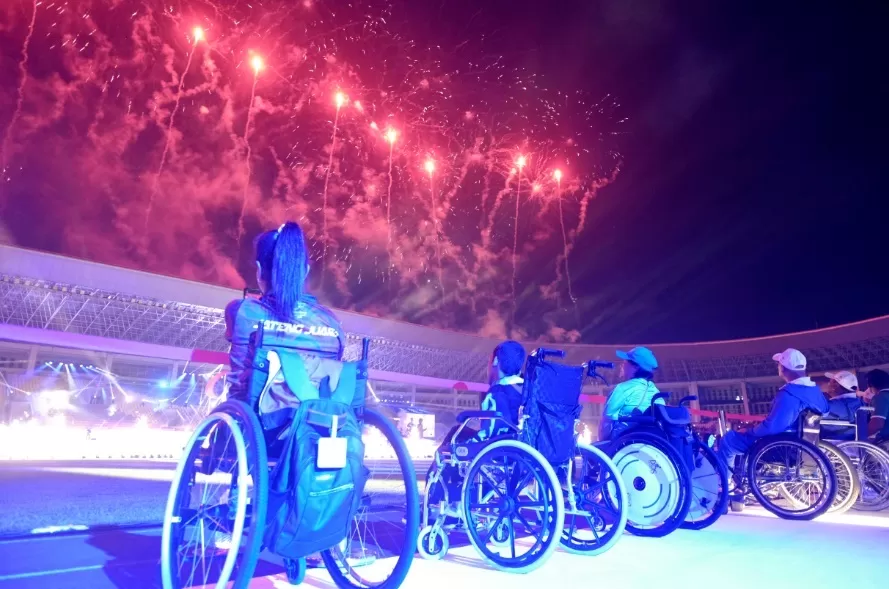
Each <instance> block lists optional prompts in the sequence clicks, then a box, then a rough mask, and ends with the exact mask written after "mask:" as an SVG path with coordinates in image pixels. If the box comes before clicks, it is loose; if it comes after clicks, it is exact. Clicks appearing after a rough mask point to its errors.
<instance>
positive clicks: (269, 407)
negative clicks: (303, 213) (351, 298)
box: [161, 223, 419, 589]
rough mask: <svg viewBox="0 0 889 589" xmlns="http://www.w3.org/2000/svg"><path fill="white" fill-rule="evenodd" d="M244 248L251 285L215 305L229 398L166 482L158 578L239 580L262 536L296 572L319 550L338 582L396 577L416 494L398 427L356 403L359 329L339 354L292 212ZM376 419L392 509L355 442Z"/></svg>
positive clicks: (249, 570) (176, 584)
mask: <svg viewBox="0 0 889 589" xmlns="http://www.w3.org/2000/svg"><path fill="white" fill-rule="evenodd" d="M255 247H256V261H257V278H258V281H259V285H260V290H261V291H262V297H261V298H259V299H250V298H246V297H245V299H244V300H243V301H238V302H236V303H233V304H231V305H229V307H228V308H227V309H226V323H227V335H228V337H229V339H230V341H231V343H232V350H231V367H232V373H231V378H230V389H229V395H228V399H227V400H226V401H225V402H223V403H222V404H220V405H219V406H218V407H216V408H215V409H214V410H213V411H212V413H211V414H210V415H209V416H208V417H207V418H206V419H205V420H204V421H203V422H202V423H201V424H200V425H199V426H198V428H197V430H196V431H195V432H194V434H193V435H192V437H191V439H190V440H189V442H188V445H187V446H186V447H185V450H184V453H183V456H182V459H181V460H180V463H179V466H178V468H177V470H176V475H175V477H174V481H173V485H172V487H171V489H170V494H169V498H168V501H167V507H166V512H165V517H164V528H163V543H162V550H161V571H162V580H163V585H164V588H165V589H172V588H177V589H178V588H180V587H191V586H215V587H217V588H218V589H221V588H223V587H228V586H229V584H231V586H232V587H234V588H235V589H242V588H245V587H247V586H248V585H249V584H250V581H251V579H252V577H253V574H254V571H255V570H256V568H257V564H258V562H259V555H260V553H261V552H262V550H263V549H269V550H270V551H271V552H273V553H274V554H276V555H277V556H279V557H281V558H283V560H284V563H285V569H286V572H287V577H288V580H289V581H290V582H291V583H293V584H298V583H299V582H301V581H302V579H303V577H304V575H305V572H306V558H307V557H308V556H310V555H311V554H315V553H319V552H320V554H321V558H322V560H323V563H324V566H325V567H326V568H327V571H328V573H329V574H330V576H331V578H332V579H333V581H334V583H335V584H336V585H337V586H338V587H344V588H351V587H355V588H358V587H368V586H374V587H381V588H383V589H396V588H397V587H399V586H400V585H401V583H402V582H403V580H404V578H405V576H406V575H407V572H408V569H409V568H410V564H411V561H412V559H413V554H414V546H415V544H416V533H417V532H416V530H417V528H418V526H419V498H418V494H417V490H416V485H415V484H414V481H415V480H416V474H415V472H414V467H413V462H412V461H411V458H410V456H409V455H408V452H407V448H406V447H405V444H404V440H403V439H402V438H401V436H400V435H399V434H398V432H397V431H396V429H395V426H394V424H393V423H392V422H391V421H389V420H388V419H386V418H385V417H383V416H382V415H381V414H379V413H377V412H375V411H373V410H372V409H371V408H369V407H365V406H364V400H365V390H366V386H367V374H368V371H367V355H368V348H369V341H368V340H364V342H363V345H362V353H361V357H360V359H359V360H357V361H354V362H343V361H342V357H343V353H344V351H345V342H346V340H345V337H344V335H343V334H344V332H343V329H342V326H341V325H340V324H339V322H338V321H337V320H336V318H335V317H334V315H333V314H332V313H331V312H330V311H329V310H327V309H325V308H324V307H322V306H320V305H319V304H318V303H317V302H316V301H315V300H314V298H312V297H310V296H309V295H308V294H307V293H305V292H304V290H303V289H304V284H305V280H306V276H307V274H308V270H309V267H308V256H307V254H306V246H305V238H304V236H303V233H302V230H301V229H300V227H299V226H298V225H297V224H295V223H285V224H284V225H282V226H281V227H280V228H279V229H278V230H277V231H269V232H266V233H264V234H262V235H260V236H259V237H258V238H257V240H256V243H255ZM374 429H375V430H377V432H378V433H379V434H382V437H383V438H385V439H386V440H387V441H388V442H389V443H390V444H391V445H392V448H393V449H394V454H395V456H396V458H397V462H398V466H399V469H398V470H399V476H400V478H401V479H402V483H403V485H404V489H405V494H404V513H403V514H400V515H398V516H396V518H395V520H393V521H390V520H392V517H391V512H392V511H393V506H392V505H388V504H387V505H377V504H375V498H374V497H373V495H372V493H371V491H372V490H373V487H374V484H375V481H374V480H373V479H374V478H375V477H373V476H372V475H371V473H370V471H369V470H368V467H369V466H372V460H371V459H370V458H369V457H368V456H367V455H366V446H365V443H364V442H365V438H366V434H367V433H368V430H374ZM387 516H389V517H387ZM393 523H395V524H402V523H404V524H405V530H404V531H403V533H402V534H400V535H399V536H398V537H396V538H386V540H387V541H386V542H385V543H379V544H377V545H375V546H368V545H366V544H365V541H366V540H367V539H377V538H379V537H380V536H382V535H383V534H376V533H374V528H375V527H380V526H382V527H385V528H387V529H391V527H392V526H391V524H393ZM363 528H371V531H370V532H368V530H367V529H363ZM358 565H364V566H363V567H362V568H360V573H359V569H358ZM264 574H269V573H268V572H264ZM370 576H375V577H376V578H375V579H373V580H372V581H371V580H368V578H369V577H370Z"/></svg>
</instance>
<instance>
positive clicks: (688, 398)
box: [679, 395, 698, 407]
mask: <svg viewBox="0 0 889 589" xmlns="http://www.w3.org/2000/svg"><path fill="white" fill-rule="evenodd" d="M697 400H698V397H697V395H688V396H685V397H682V399H680V401H679V406H680V407H682V406H683V405H685V404H686V403H691V402H692V401H697Z"/></svg>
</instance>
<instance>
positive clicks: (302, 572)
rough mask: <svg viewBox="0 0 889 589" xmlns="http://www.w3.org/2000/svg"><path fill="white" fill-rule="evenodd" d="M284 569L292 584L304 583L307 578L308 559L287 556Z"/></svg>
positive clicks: (288, 580)
mask: <svg viewBox="0 0 889 589" xmlns="http://www.w3.org/2000/svg"><path fill="white" fill-rule="evenodd" d="M284 570H285V572H286V573H287V582H288V583H290V584H291V585H294V586H295V585H302V584H303V581H305V580H306V559H305V558H285V559H284Z"/></svg>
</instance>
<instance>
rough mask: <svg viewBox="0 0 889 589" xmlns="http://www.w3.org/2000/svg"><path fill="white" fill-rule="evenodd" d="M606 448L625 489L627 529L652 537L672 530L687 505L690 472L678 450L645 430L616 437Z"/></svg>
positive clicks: (683, 515)
mask: <svg viewBox="0 0 889 589" xmlns="http://www.w3.org/2000/svg"><path fill="white" fill-rule="evenodd" d="M610 450H611V452H612V460H613V461H614V464H615V465H616V466H617V468H618V471H619V472H620V476H621V478H623V480H624V485H626V488H627V497H628V499H629V500H628V501H627V505H628V507H629V514H628V518H629V521H628V523H627V530H629V532H630V533H631V534H634V535H637V536H650V537H655V538H660V537H662V536H666V535H667V534H670V533H671V532H673V531H675V530H676V529H677V528H678V527H679V526H680V524H682V522H683V521H685V517H686V515H687V514H688V510H689V507H690V505H691V492H690V491H691V473H689V471H688V467H687V466H686V465H685V461H684V460H683V459H682V457H681V456H680V455H679V453H678V452H677V451H676V450H675V449H674V448H673V447H672V446H670V445H669V443H668V442H667V441H666V440H664V439H663V438H661V437H659V436H657V435H655V434H651V433H647V432H629V433H626V434H624V435H622V436H619V437H618V438H617V440H615V441H613V442H612V443H611V446H610Z"/></svg>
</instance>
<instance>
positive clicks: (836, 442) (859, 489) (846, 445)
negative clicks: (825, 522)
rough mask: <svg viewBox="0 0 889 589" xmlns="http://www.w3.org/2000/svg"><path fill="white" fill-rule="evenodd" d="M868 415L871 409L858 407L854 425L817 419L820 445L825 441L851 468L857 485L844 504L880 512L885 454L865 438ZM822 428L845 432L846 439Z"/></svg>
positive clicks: (886, 483)
mask: <svg viewBox="0 0 889 589" xmlns="http://www.w3.org/2000/svg"><path fill="white" fill-rule="evenodd" d="M872 412H873V407H860V408H859V409H858V411H857V412H856V415H855V422H854V423H851V422H848V421H840V420H827V419H821V420H820V424H819V425H820V426H821V429H820V432H819V433H820V438H821V440H822V443H824V440H827V442H829V443H830V444H831V445H833V446H834V447H836V448H837V449H838V450H839V451H840V453H842V455H843V456H844V457H846V458H847V459H848V460H849V461H850V463H851V465H852V466H851V468H852V471H853V472H854V473H855V479H856V480H855V482H856V483H857V484H855V486H854V488H853V489H850V492H849V495H850V497H849V499H850V500H849V501H847V504H848V507H851V508H852V509H855V510H858V511H881V510H883V509H886V508H887V507H889V452H887V450H886V449H884V448H882V447H880V446H878V445H877V444H874V443H872V442H870V441H868V439H867V422H868V419H869V417H870V414H871V413H872ZM824 426H830V427H833V428H835V430H836V429H837V428H842V429H848V431H849V434H850V436H849V437H847V436H845V435H840V436H836V434H833V432H830V433H826V432H825V430H824ZM838 475H839V472H838ZM838 478H839V476H838ZM838 495H839V493H838ZM848 507H847V509H848Z"/></svg>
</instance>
